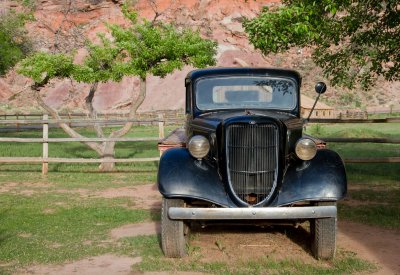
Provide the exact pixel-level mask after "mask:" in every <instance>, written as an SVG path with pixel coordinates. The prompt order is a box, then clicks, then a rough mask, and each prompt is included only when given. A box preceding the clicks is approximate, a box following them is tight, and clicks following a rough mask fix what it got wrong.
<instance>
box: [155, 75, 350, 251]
mask: <svg viewBox="0 0 400 275" xmlns="http://www.w3.org/2000/svg"><path fill="white" fill-rule="evenodd" d="M185 85H186V117H187V121H186V126H185V128H186V136H187V139H188V141H187V144H186V146H185V147H181V148H173V149H169V150H167V151H166V152H165V153H164V154H163V155H162V157H161V160H160V165H159V171H158V188H159V191H160V192H161V194H162V196H163V202H162V213H161V214H162V215H161V227H162V233H161V243H162V249H163V251H164V254H165V255H166V256H167V257H182V256H185V255H186V253H187V251H186V249H187V245H186V244H187V243H186V242H187V235H188V233H189V231H190V227H191V225H192V224H194V223H199V222H201V224H204V225H206V224H207V223H212V222H216V221H223V222H224V223H230V222H231V223H232V224H235V223H237V222H240V223H251V224H271V223H272V224H273V223H284V222H285V223H287V222H288V221H289V222H291V223H293V224H294V225H295V224H298V223H303V222H307V221H308V222H309V224H310V234H311V240H312V242H311V251H312V253H313V255H314V256H315V257H316V258H318V259H332V258H333V257H334V254H335V249H336V223H337V209H336V202H337V201H338V200H339V199H342V198H343V197H344V196H345V194H346V192H347V180H346V173H345V169H344V165H343V162H342V160H341V158H340V157H339V155H338V154H337V153H336V152H334V151H331V150H328V149H317V146H316V144H315V141H314V139H313V138H311V137H309V136H305V135H303V126H304V123H305V122H306V121H307V120H306V119H303V118H301V117H300V86H301V77H300V75H299V74H298V73H297V72H296V71H293V70H284V69H267V68H212V69H202V70H195V71H192V72H191V73H189V74H188V76H187V77H186V80H185ZM325 90H326V85H325V84H324V83H322V82H319V83H317V85H316V92H317V93H318V94H319V95H320V94H322V93H324V92H325ZM318 97H319V96H318Z"/></svg>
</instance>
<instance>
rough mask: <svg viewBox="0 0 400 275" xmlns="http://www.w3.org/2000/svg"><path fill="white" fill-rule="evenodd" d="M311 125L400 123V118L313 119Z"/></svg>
mask: <svg viewBox="0 0 400 275" xmlns="http://www.w3.org/2000/svg"><path fill="white" fill-rule="evenodd" d="M310 123H400V117H388V118H374V119H339V118H311V119H310Z"/></svg>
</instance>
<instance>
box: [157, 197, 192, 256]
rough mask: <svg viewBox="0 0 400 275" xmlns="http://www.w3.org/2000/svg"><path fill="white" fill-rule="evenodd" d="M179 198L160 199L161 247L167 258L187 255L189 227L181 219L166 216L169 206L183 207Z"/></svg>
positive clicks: (183, 203) (183, 204)
mask: <svg viewBox="0 0 400 275" xmlns="http://www.w3.org/2000/svg"><path fill="white" fill-rule="evenodd" d="M184 206H185V202H184V201H183V200H181V199H167V198H163V199H162V208H161V247H162V250H163V252H164V255H165V256H166V257H168V258H181V257H184V256H186V255H187V238H188V235H189V228H188V226H187V225H186V224H185V223H184V222H183V221H177V220H171V219H170V218H169V217H168V209H169V208H170V207H184Z"/></svg>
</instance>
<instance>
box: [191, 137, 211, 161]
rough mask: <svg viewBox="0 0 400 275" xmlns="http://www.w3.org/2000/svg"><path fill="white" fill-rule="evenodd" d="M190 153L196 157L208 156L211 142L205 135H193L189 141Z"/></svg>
mask: <svg viewBox="0 0 400 275" xmlns="http://www.w3.org/2000/svg"><path fill="white" fill-rule="evenodd" d="M188 149H189V152H190V154H191V155H192V156H193V157H194V158H196V159H202V158H204V157H205V156H207V154H208V151H210V143H209V142H208V139H207V138H205V137H204V136H200V135H197V136H193V137H192V138H191V139H190V140H189V143H188Z"/></svg>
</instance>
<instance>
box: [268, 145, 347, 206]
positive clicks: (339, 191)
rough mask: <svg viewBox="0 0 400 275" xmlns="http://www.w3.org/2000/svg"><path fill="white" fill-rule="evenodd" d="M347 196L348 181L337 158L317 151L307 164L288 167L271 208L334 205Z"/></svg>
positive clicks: (334, 155) (334, 153)
mask: <svg viewBox="0 0 400 275" xmlns="http://www.w3.org/2000/svg"><path fill="white" fill-rule="evenodd" d="M346 193H347V179H346V171H345V168H344V164H343V161H342V159H341V158H340V156H339V155H338V154H337V153H336V152H334V151H331V150H328V149H322V150H318V151H317V154H316V156H315V157H314V158H313V159H312V160H310V161H301V162H298V163H297V164H295V165H291V166H289V168H288V170H287V171H286V173H285V176H284V178H283V182H282V186H281V188H280V191H279V194H278V196H277V197H276V199H275V202H274V203H273V204H275V205H277V206H282V205H287V204H291V203H295V202H299V201H321V200H328V201H337V200H339V199H342V198H343V197H344V196H345V195H346Z"/></svg>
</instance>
